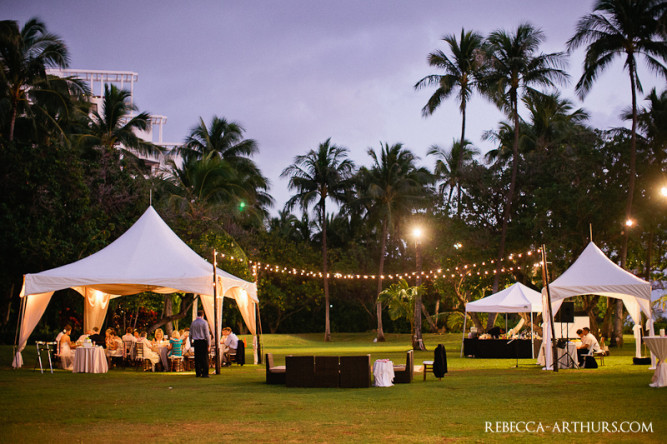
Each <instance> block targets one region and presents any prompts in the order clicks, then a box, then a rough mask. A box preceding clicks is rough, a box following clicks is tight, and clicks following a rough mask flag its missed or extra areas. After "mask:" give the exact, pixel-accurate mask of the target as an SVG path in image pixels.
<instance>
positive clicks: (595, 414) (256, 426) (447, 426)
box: [0, 333, 667, 443]
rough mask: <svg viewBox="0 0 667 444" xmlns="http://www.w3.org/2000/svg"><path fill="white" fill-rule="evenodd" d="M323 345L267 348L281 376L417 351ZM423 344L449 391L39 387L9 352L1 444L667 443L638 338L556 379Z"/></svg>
mask: <svg viewBox="0 0 667 444" xmlns="http://www.w3.org/2000/svg"><path fill="white" fill-rule="evenodd" d="M322 336H323V335H322V334H312V335H311V334H308V335H266V336H264V339H263V342H264V347H265V351H270V352H272V353H274V354H275V355H276V364H280V363H282V362H284V356H285V355H288V354H322V355H324V354H327V355H346V354H348V355H353V354H365V353H371V355H372V359H373V360H375V359H378V358H391V359H393V360H394V361H395V362H403V361H404V360H405V351H406V350H407V349H408V348H409V337H408V335H389V336H388V338H387V339H388V340H387V342H385V343H373V342H372V338H373V336H372V334H370V333H369V334H340V333H339V334H334V342H331V343H324V342H322ZM425 343H426V346H427V348H428V349H429V351H427V352H418V353H416V355H415V363H416V364H417V365H419V364H421V362H422V360H424V359H432V356H433V353H432V350H433V349H434V348H435V345H436V344H438V343H444V344H445V346H446V349H447V355H448V363H449V373H448V374H447V375H446V376H445V377H444V378H443V379H442V380H441V381H438V380H437V379H436V378H434V377H433V375H431V374H429V375H427V376H428V377H427V380H426V381H425V382H424V381H423V380H422V375H421V374H420V373H417V374H416V375H415V381H414V382H413V383H412V384H400V385H396V386H394V387H390V388H367V389H289V388H286V387H284V386H268V385H266V384H265V374H264V372H265V370H264V366H263V365H262V366H254V365H246V366H244V367H239V366H236V365H234V366H232V367H231V368H223V369H222V372H221V375H219V376H216V375H212V376H211V378H209V379H198V378H195V377H194V375H193V373H192V372H190V373H179V374H170V373H155V374H152V373H143V372H140V371H135V370H134V369H126V370H122V369H114V370H112V371H110V372H109V373H107V374H102V375H92V374H72V373H70V372H65V371H62V370H58V371H56V373H55V374H53V375H51V374H48V373H45V374H40V372H39V371H36V372H35V371H33V365H34V362H35V356H34V346H29V347H28V348H26V350H25V351H24V353H23V355H24V359H25V366H24V368H23V369H21V370H18V371H14V370H11V369H10V367H9V366H8V365H7V363H9V362H11V359H10V355H11V347H9V346H2V347H0V362H2V363H3V366H2V368H0V390H1V392H0V393H2V395H3V398H4V399H5V402H6V404H5V405H6V409H5V413H4V414H3V421H2V426H1V427H0V442H12V443H15V442H27V443H33V442H67V443H73V442H85V443H88V442H90V443H98V442H130V443H134V442H142V443H152V442H160V443H181V442H195V441H196V442H212V443H213V442H232V441H235V442H238V441H242V442H243V441H245V442H276V443H282V442H383V441H384V442H399V441H401V442H419V443H422V442H425V443H429V442H480V443H487V442H507V441H508V440H512V441H516V442H535V441H548V442H556V441H558V442H586V443H595V442H605V443H608V442H643V443H645V442H665V439H666V438H665V436H667V418H666V416H665V413H666V412H665V408H666V407H667V388H662V389H653V388H650V387H649V386H648V383H649V382H650V379H651V375H652V371H651V370H648V368H647V366H636V365H632V356H633V354H634V343H633V342H632V338H631V337H629V336H628V337H627V340H626V345H625V347H624V348H623V349H621V350H618V349H613V350H612V356H610V357H607V358H606V359H605V366H603V367H600V368H599V369H597V370H562V371H560V372H558V373H553V372H546V371H543V370H541V368H540V367H538V366H537V365H535V364H534V362H535V361H534V360H527V359H526V360H520V361H519V363H520V366H519V368H513V366H514V364H515V360H513V359H507V360H506V359H492V360H491V359H489V360H484V359H466V358H459V346H460V336H459V335H453V334H452V335H441V336H438V335H427V336H426V337H425ZM248 356H250V353H249V354H248ZM496 421H505V422H506V424H508V425H509V423H508V422H509V421H514V422H515V424H516V425H518V426H519V427H521V424H520V423H518V422H519V421H533V422H534V423H532V424H530V425H528V427H529V428H531V429H532V430H536V429H537V428H538V427H539V425H542V427H543V428H544V432H543V433H527V432H514V433H502V432H500V433H491V432H488V431H487V430H486V423H487V422H491V423H492V424H493V427H494V430H495V427H496ZM563 421H565V422H567V425H568V426H569V427H570V433H567V432H565V431H564V426H562V424H563ZM576 421H583V422H585V423H588V422H593V424H592V425H591V427H593V429H592V430H596V428H598V427H600V425H599V424H600V421H606V422H607V423H609V427H612V423H613V422H614V421H616V422H617V425H619V426H620V424H621V422H622V421H630V422H632V421H638V422H639V423H644V424H646V425H648V424H651V426H652V432H648V433H631V432H630V433H593V432H590V433H581V432H574V430H573V428H574V427H575V424H574V422H576ZM501 424H502V423H501ZM554 424H556V425H558V427H559V429H560V430H556V431H554V430H553V429H554ZM500 427H501V428H502V425H501V426H500ZM525 427H526V426H525V425H524V428H525ZM628 427H636V426H634V425H633V426H630V425H628Z"/></svg>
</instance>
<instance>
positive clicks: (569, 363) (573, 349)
mask: <svg viewBox="0 0 667 444" xmlns="http://www.w3.org/2000/svg"><path fill="white" fill-rule="evenodd" d="M545 347H546V344H545V343H542V347H540V354H539V355H537V363H538V364H539V365H541V366H545V365H546V362H545V358H544V349H545ZM557 350H558V368H579V358H578V357H577V346H576V345H575V344H574V343H572V342H568V343H567V352H566V351H565V349H564V348H557ZM565 353H567V354H569V355H570V358H572V359H571V360H569V359H567V358H566V357H565Z"/></svg>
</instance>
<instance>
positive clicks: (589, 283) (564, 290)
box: [542, 242, 653, 368]
mask: <svg viewBox="0 0 667 444" xmlns="http://www.w3.org/2000/svg"><path fill="white" fill-rule="evenodd" d="M549 291H550V293H551V305H552V307H553V312H554V313H557V312H558V310H559V309H560V306H561V304H562V303H563V299H566V298H569V297H572V296H579V295H586V294H595V295H600V296H606V297H609V298H615V299H621V300H622V301H623V304H625V307H626V308H627V310H628V313H630V317H631V318H632V320H633V321H634V322H635V327H634V334H635V340H636V343H637V346H636V355H637V357H639V356H641V313H642V312H643V313H644V314H645V315H646V316H647V317H648V319H649V329H650V333H651V334H653V323H652V318H651V285H650V284H649V283H648V282H646V281H644V280H642V279H639V278H638V277H637V276H635V275H633V274H632V273H630V272H628V271H626V270H624V269H622V268H621V267H619V266H618V265H616V264H615V263H613V262H612V261H611V260H609V258H608V257H607V256H605V254H604V253H603V252H602V250H600V249H599V248H598V247H597V246H596V245H595V244H594V243H593V242H591V243H589V244H588V246H587V247H586V248H585V249H584V251H583V252H582V253H581V255H580V256H579V257H578V258H577V260H576V261H575V262H574V264H572V265H571V266H570V268H568V269H567V270H566V271H565V272H564V273H563V274H562V275H560V277H559V278H558V279H556V280H554V281H553V282H552V283H551V284H549ZM542 298H543V299H542V301H543V304H544V306H545V313H544V316H543V318H544V324H543V337H544V343H545V344H550V343H551V324H550V322H551V320H550V319H551V318H550V316H549V315H548V314H547V313H546V312H547V311H548V304H547V302H546V300H547V290H546V288H543V289H542ZM551 352H552V350H551V347H546V355H545V358H546V367H547V368H552V356H551Z"/></svg>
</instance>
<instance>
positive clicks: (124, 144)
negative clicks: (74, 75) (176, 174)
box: [82, 84, 162, 157]
mask: <svg viewBox="0 0 667 444" xmlns="http://www.w3.org/2000/svg"><path fill="white" fill-rule="evenodd" d="M130 95H131V94H130V92H129V91H126V90H121V89H119V88H117V87H116V86H115V85H110V84H107V85H104V97H103V98H102V105H101V108H102V109H98V110H96V111H94V112H93V113H92V115H91V116H90V124H89V128H88V132H87V134H85V135H84V136H83V138H82V142H83V145H84V146H85V147H89V148H102V149H104V150H105V151H106V152H109V153H110V152H113V151H114V150H119V151H120V152H121V153H122V154H123V155H124V156H130V157H136V156H135V154H134V152H133V151H131V150H134V151H136V152H137V153H140V154H143V155H157V154H158V153H160V152H161V151H162V148H160V147H158V146H157V145H154V144H152V143H151V142H147V141H145V140H143V139H142V138H140V137H139V136H137V132H139V131H145V130H146V129H147V128H148V126H149V125H150V114H149V113H147V112H142V113H139V114H136V115H134V116H133V115H132V114H133V112H134V111H136V110H137V106H136V105H134V104H131V103H130Z"/></svg>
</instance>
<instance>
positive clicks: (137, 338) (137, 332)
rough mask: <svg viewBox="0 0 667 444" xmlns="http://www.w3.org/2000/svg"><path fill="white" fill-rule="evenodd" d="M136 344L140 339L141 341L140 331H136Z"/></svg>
mask: <svg viewBox="0 0 667 444" xmlns="http://www.w3.org/2000/svg"><path fill="white" fill-rule="evenodd" d="M133 334H134V342H137V341H138V340H139V339H141V335H140V334H139V330H134V333H133Z"/></svg>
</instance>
